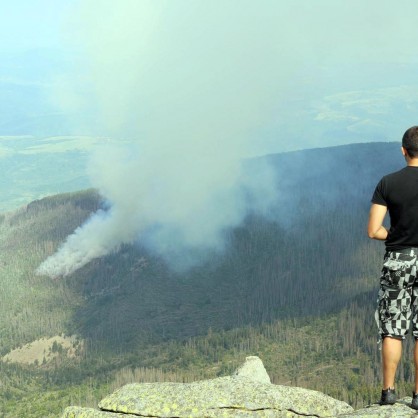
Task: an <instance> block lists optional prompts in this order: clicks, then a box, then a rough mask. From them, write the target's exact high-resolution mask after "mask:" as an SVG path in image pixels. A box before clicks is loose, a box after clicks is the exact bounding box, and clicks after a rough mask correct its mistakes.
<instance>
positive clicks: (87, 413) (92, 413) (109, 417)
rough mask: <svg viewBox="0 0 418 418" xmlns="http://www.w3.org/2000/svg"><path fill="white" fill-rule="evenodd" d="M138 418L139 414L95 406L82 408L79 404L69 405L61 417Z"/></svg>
mask: <svg viewBox="0 0 418 418" xmlns="http://www.w3.org/2000/svg"><path fill="white" fill-rule="evenodd" d="M130 417H132V418H138V415H130V414H118V413H116V414H113V413H111V412H104V411H98V410H97V409H93V408H80V407H79V406H69V407H68V408H66V409H65V411H64V414H63V415H61V418H130Z"/></svg>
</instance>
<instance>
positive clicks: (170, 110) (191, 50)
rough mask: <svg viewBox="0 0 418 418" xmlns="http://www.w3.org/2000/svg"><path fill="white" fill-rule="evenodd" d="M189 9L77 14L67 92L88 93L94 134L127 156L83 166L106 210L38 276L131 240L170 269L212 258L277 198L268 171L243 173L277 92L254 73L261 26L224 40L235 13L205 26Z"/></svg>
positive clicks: (136, 6)
mask: <svg viewBox="0 0 418 418" xmlns="http://www.w3.org/2000/svg"><path fill="white" fill-rule="evenodd" d="M186 3H187V4H186ZM186 3H181V4H182V6H181V7H176V8H173V7H172V6H171V4H172V3H170V2H166V3H165V2H164V8H161V7H160V6H161V4H162V3H160V2H151V1H150V2H148V1H141V2H136V1H124V2H122V3H121V4H119V3H117V4H116V3H115V2H100V4H101V6H102V7H101V10H102V12H103V18H101V19H100V21H99V20H95V24H93V25H88V24H87V22H92V21H93V19H92V16H93V15H94V13H96V10H95V9H94V8H93V7H92V6H91V3H89V5H88V6H87V5H86V6H83V7H84V8H83V9H82V10H81V13H80V15H82V16H83V20H82V22H78V27H81V28H82V30H81V31H80V32H81V35H80V36H81V38H80V42H81V41H82V42H83V44H84V45H85V47H86V55H85V57H87V59H88V61H87V62H88V71H87V70H86V71H85V73H84V74H80V73H75V74H72V75H71V76H72V79H71V82H72V83H73V84H74V85H75V87H74V88H73V91H78V90H82V86H83V83H85V89H89V90H90V92H91V96H90V97H89V98H88V99H85V98H84V99H83V100H84V103H83V106H84V107H85V108H86V109H87V108H93V109H94V112H91V113H94V114H95V115H96V116H97V119H96V120H95V123H96V124H98V125H100V126H102V127H103V128H104V129H106V132H108V133H109V134H110V135H112V137H119V138H121V140H122V139H129V141H128V143H129V145H123V144H121V146H120V147H112V148H107V147H103V148H102V149H100V150H99V151H98V152H96V153H95V155H94V156H93V157H92V161H91V164H90V168H89V170H90V177H91V182H92V185H93V186H94V187H97V188H98V190H99V191H100V193H101V195H102V196H104V197H105V199H106V200H107V201H108V202H109V207H110V208H109V210H108V211H99V212H97V213H95V214H93V215H92V217H91V218H90V219H89V220H88V221H87V222H86V223H85V224H84V225H82V226H81V227H80V228H78V229H77V230H76V231H75V232H74V233H73V234H72V235H70V236H69V237H68V238H67V240H66V241H65V242H64V243H63V244H62V246H61V247H60V248H59V249H58V251H57V252H56V253H55V254H53V255H52V256H50V257H49V258H48V259H47V260H45V261H44V262H43V263H42V264H41V265H40V266H39V268H38V270H37V272H38V273H39V274H46V275H49V276H53V277H55V276H60V275H64V276H65V275H68V274H71V273H72V272H74V271H75V270H76V269H78V268H80V267H82V266H83V265H85V264H86V263H88V262H89V261H90V260H92V259H94V258H97V257H102V256H104V255H106V254H108V253H109V252H111V251H113V250H115V249H117V248H118V247H119V246H120V245H121V244H122V243H132V242H134V241H135V240H140V241H141V243H145V244H146V245H148V246H149V247H150V248H152V249H153V250H154V251H156V252H158V253H159V254H161V255H162V256H164V257H166V258H167V259H168V260H169V261H170V260H171V261H173V259H174V258H175V259H176V263H175V264H177V266H178V265H181V264H182V263H181V260H180V259H181V258H184V259H189V257H187V256H186V254H190V253H191V251H192V250H193V249H196V248H197V249H205V248H221V247H222V242H223V241H222V232H223V231H224V230H225V229H226V228H228V227H231V226H234V225H237V224H239V223H240V222H242V220H243V218H244V217H245V215H246V213H247V212H248V210H250V209H251V210H257V208H259V209H260V210H263V209H265V208H266V206H268V202H269V201H272V200H273V199H274V196H275V195H274V187H273V176H272V172H271V170H270V168H269V167H268V166H261V165H260V166H259V168H258V172H255V173H251V175H249V173H246V172H245V171H244V169H243V167H244V165H243V163H242V162H243V159H245V158H246V157H248V156H250V155H251V153H252V152H253V150H254V148H255V147H254V144H253V143H252V141H253V140H254V135H252V134H253V132H251V131H252V130H253V131H256V129H257V127H258V126H259V125H260V124H262V121H263V117H262V115H263V114H264V113H265V111H266V109H267V108H268V106H270V105H271V103H269V101H270V98H271V90H272V89H274V83H273V84H272V80H273V73H274V71H275V70H277V67H276V68H271V67H269V66H268V65H263V66H260V65H255V64H254V61H255V60H257V58H261V57H257V54H259V52H257V50H258V43H259V42H262V41H263V39H264V37H265V35H266V33H265V32H264V30H263V29H261V28H262V26H260V25H258V28H259V29H258V30H259V31H260V33H256V32H254V31H253V33H251V34H248V33H244V32H242V30H241V31H240V32H239V33H236V34H232V36H231V35H228V36H226V33H224V31H225V25H221V26H219V25H218V24H217V21H216V19H217V18H219V17H221V18H222V19H228V20H229V17H227V16H226V15H224V12H225V13H227V12H232V11H233V10H232V9H231V10H228V6H226V8H225V11H224V12H222V13H219V12H220V11H218V13H215V14H214V12H213V11H210V10H209V9H208V10H207V11H208V13H209V15H208V16H207V17H206V20H205V21H204V22H205V23H204V24H202V20H201V19H197V17H198V16H199V15H200V14H201V13H202V10H200V9H201V7H204V6H203V4H204V3H193V2H190V3H189V2H186ZM179 4H180V3H177V6H179ZM211 13H212V15H211ZM265 17H266V18H268V16H265ZM247 18H248V19H252V18H253V16H250V13H248V16H247ZM232 29H233V28H232ZM232 33H233V32H232ZM242 37H243V38H244V39H241V38H242ZM238 38H239V39H238ZM229 42H235V43H236V45H235V46H234V47H232V46H231V45H225V43H229ZM249 50H250V51H251V54H248V51H249ZM254 54H255V56H254ZM83 59H86V58H83ZM261 67H262V71H261V72H260V69H261ZM77 100H78V101H80V100H81V98H78V99H77ZM67 102H68V100H67ZM67 102H66V104H67V105H68V103H67ZM189 261H190V260H189ZM194 261H196V260H194Z"/></svg>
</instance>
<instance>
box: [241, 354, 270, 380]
mask: <svg viewBox="0 0 418 418" xmlns="http://www.w3.org/2000/svg"><path fill="white" fill-rule="evenodd" d="M234 376H244V377H248V378H249V379H252V380H256V381H257V382H261V383H271V380H270V376H269V375H268V374H267V371H266V369H265V368H264V364H263V362H262V361H261V359H260V357H257V356H249V357H246V359H245V362H244V364H243V365H242V366H240V367H239V368H238V369H237V371H236V372H235V373H234Z"/></svg>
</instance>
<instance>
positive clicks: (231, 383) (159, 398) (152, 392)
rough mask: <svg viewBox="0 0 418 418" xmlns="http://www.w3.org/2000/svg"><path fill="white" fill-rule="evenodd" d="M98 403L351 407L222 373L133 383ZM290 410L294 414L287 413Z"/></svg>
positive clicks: (170, 412) (313, 410) (199, 413)
mask: <svg viewBox="0 0 418 418" xmlns="http://www.w3.org/2000/svg"><path fill="white" fill-rule="evenodd" d="M99 408H101V409H103V410H107V411H112V412H125V413H130V414H137V415H140V416H141V415H142V416H152V417H161V418H171V417H181V418H183V417H221V416H231V412H234V413H237V412H238V411H241V412H246V413H249V412H262V414H258V415H257V414H253V415H254V416H266V415H265V413H266V412H269V416H277V417H281V416H298V415H303V416H321V417H330V416H335V415H338V414H341V413H345V412H350V411H352V408H351V407H350V406H349V405H348V404H346V403H345V402H340V401H337V400H335V399H333V398H331V397H329V396H326V395H324V394H323V393H321V392H316V391H313V390H307V389H302V388H294V387H288V386H278V385H272V384H266V383H260V382H257V381H254V380H251V379H249V378H247V377H242V376H232V377H231V376H227V377H220V378H217V379H211V380H203V381H200V382H193V383H133V384H130V385H126V386H123V387H122V388H120V389H119V390H118V391H116V392H115V393H113V394H111V395H110V396H108V397H106V398H105V399H103V400H102V401H101V402H100V403H99ZM291 414H294V415H291Z"/></svg>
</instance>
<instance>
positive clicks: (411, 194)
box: [372, 166, 418, 251]
mask: <svg viewBox="0 0 418 418" xmlns="http://www.w3.org/2000/svg"><path fill="white" fill-rule="evenodd" d="M372 203H377V204H378V205H383V206H387V208H388V211H389V215H390V229H389V233H388V237H387V239H386V241H385V243H386V249H388V250H390V251H394V250H400V249H402V248H409V247H418V167H411V166H407V167H405V168H403V169H402V170H399V171H396V172H395V173H391V174H388V175H387V176H384V177H383V178H382V180H380V182H379V184H378V185H377V186H376V189H375V191H374V193H373V197H372Z"/></svg>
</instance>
